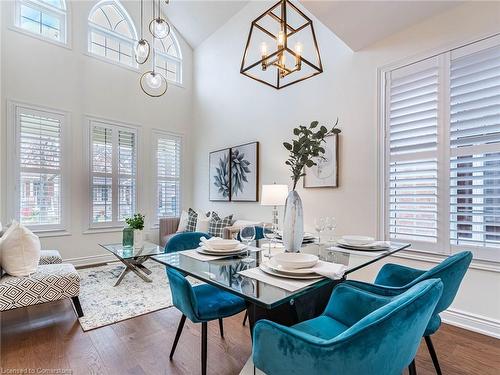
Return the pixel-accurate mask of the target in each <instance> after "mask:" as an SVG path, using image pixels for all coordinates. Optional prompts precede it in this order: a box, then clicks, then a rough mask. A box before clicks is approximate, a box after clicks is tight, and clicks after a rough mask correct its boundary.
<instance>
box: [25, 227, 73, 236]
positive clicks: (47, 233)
mask: <svg viewBox="0 0 500 375" xmlns="http://www.w3.org/2000/svg"><path fill="white" fill-rule="evenodd" d="M31 231H32V232H33V233H35V234H36V235H37V236H38V237H40V238H49V237H64V236H71V233H70V232H68V231H67V230H65V229H46V230H33V229H31Z"/></svg>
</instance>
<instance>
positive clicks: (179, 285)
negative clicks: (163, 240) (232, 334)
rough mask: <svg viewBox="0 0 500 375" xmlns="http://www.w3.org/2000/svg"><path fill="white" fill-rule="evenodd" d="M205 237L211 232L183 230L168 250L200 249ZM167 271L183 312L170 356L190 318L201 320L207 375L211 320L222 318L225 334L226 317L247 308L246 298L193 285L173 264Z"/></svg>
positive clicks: (173, 298)
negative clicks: (208, 329) (199, 245)
mask: <svg viewBox="0 0 500 375" xmlns="http://www.w3.org/2000/svg"><path fill="white" fill-rule="evenodd" d="M201 236H205V237H207V238H209V237H210V236H209V235H208V234H206V233H201V232H186V233H179V234H177V235H175V236H174V237H172V238H171V239H170V241H169V242H168V244H167V245H166V252H167V253H172V252H176V251H182V250H187V249H194V248H197V247H198V244H199V242H200V237H201ZM166 271H167V276H168V280H169V283H170V290H171V292H172V300H173V304H174V306H175V307H177V308H178V309H179V310H180V311H181V312H182V317H181V320H180V322H179V327H178V328H177V333H176V335H175V339H174V343H173V345H172V350H171V351H170V359H172V358H173V356H174V352H175V348H176V347H177V343H178V342H179V338H180V336H181V333H182V329H183V328H184V323H185V322H186V318H189V320H191V321H192V322H193V323H201V373H202V374H203V375H205V374H206V373H207V328H208V322H209V321H211V320H216V319H218V320H219V329H220V334H221V336H222V337H224V328H223V324H222V319H223V318H227V317H230V316H232V315H235V314H238V313H240V312H242V311H243V310H245V308H246V305H245V301H244V300H243V299H241V298H240V297H237V296H235V295H234V294H231V293H228V292H225V291H223V290H222V289H219V288H217V287H215V286H212V285H209V284H203V285H196V286H194V287H193V286H191V284H190V283H189V281H188V280H187V279H186V278H185V276H184V275H183V274H182V273H180V272H179V271H176V270H174V269H173V268H170V267H166Z"/></svg>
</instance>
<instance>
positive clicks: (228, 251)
mask: <svg viewBox="0 0 500 375" xmlns="http://www.w3.org/2000/svg"><path fill="white" fill-rule="evenodd" d="M200 248H202V249H203V250H205V251H208V252H210V253H217V254H225V253H234V252H235V251H242V250H244V249H246V248H247V246H246V245H244V244H242V243H240V244H238V246H236V247H233V248H232V249H224V250H221V249H212V248H209V247H207V246H205V245H201V246H200Z"/></svg>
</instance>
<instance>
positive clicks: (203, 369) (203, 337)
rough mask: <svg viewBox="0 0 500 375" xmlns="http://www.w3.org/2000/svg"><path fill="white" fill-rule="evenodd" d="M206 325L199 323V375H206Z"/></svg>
mask: <svg viewBox="0 0 500 375" xmlns="http://www.w3.org/2000/svg"><path fill="white" fill-rule="evenodd" d="M207 324H208V323H207V322H203V323H201V375H206V374H207Z"/></svg>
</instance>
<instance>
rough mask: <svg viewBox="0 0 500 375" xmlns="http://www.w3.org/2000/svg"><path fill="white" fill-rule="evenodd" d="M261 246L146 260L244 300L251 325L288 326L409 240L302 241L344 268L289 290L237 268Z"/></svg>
mask: <svg viewBox="0 0 500 375" xmlns="http://www.w3.org/2000/svg"><path fill="white" fill-rule="evenodd" d="M262 246H263V247H260V248H259V247H251V248H250V249H251V251H250V256H248V255H247V256H231V257H227V258H222V259H221V258H218V259H213V260H212V259H210V260H199V259H195V258H193V257H191V256H187V255H185V254H183V252H177V253H165V254H161V255H155V256H152V257H151V259H152V260H154V261H157V262H159V263H161V264H164V265H165V266H169V267H172V268H174V269H176V270H178V271H181V272H183V273H184V274H186V275H189V276H191V277H193V278H195V279H198V280H200V281H202V282H205V283H208V284H211V285H214V286H216V287H219V288H221V289H223V290H226V291H228V292H230V293H233V294H235V295H238V296H239V297H241V298H243V299H244V300H245V301H246V304H247V312H248V318H249V322H250V327H251V328H252V327H253V325H254V324H255V322H256V321H257V320H259V319H269V320H272V321H276V322H278V323H280V324H284V325H293V324H296V323H298V322H300V321H303V320H307V319H311V318H313V317H315V316H318V315H320V314H321V313H322V312H323V310H324V308H325V306H326V304H327V303H328V300H329V298H330V295H331V293H332V290H333V288H334V287H335V285H337V284H338V283H340V282H343V281H345V280H346V278H347V277H348V276H349V275H352V274H354V273H355V272H356V271H359V270H361V269H363V268H365V267H368V266H369V265H371V264H374V263H376V262H379V261H380V260H382V259H383V258H386V257H388V256H390V255H393V254H395V253H397V252H399V251H401V250H404V249H406V248H408V247H409V246H410V244H407V243H395V242H392V243H391V244H390V247H389V248H388V249H386V250H383V251H361V250H351V249H349V250H348V249H343V248H340V247H337V246H328V244H321V245H318V244H310V245H308V246H304V247H303V248H302V249H301V252H303V253H310V254H316V255H318V256H319V258H320V259H321V260H324V261H327V262H335V263H341V264H344V265H346V266H347V269H346V272H345V273H344V277H343V278H342V279H340V280H331V279H328V278H322V279H318V280H317V281H315V282H313V283H310V284H308V285H307V286H305V287H304V288H301V289H298V290H294V291H289V290H286V289H283V288H281V287H280V286H277V285H275V284H273V283H272V281H270V280H269V279H268V280H266V281H261V280H257V279H255V278H251V277H248V276H243V275H242V274H241V273H239V272H240V271H244V270H247V269H251V268H254V267H258V266H259V265H260V264H261V263H262V262H263V261H265V260H266V259H267V258H266V257H265V256H264V255H265V254H267V252H268V249H267V244H263V245H262Z"/></svg>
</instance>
